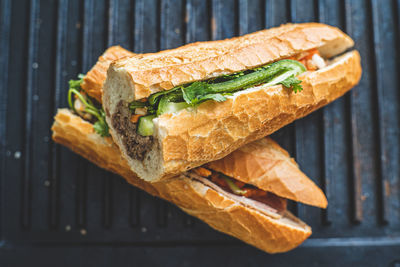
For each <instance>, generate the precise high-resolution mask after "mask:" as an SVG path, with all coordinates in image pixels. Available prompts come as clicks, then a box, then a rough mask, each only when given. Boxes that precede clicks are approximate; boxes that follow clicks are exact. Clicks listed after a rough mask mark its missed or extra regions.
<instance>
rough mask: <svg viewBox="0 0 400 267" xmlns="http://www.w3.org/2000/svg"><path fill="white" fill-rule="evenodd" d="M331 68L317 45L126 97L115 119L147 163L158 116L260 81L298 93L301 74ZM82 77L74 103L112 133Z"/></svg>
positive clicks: (74, 87) (71, 95) (132, 150)
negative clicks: (135, 97)
mask: <svg viewBox="0 0 400 267" xmlns="http://www.w3.org/2000/svg"><path fill="white" fill-rule="evenodd" d="M325 66H326V61H325V59H323V58H322V57H321V56H320V54H319V52H318V50H317V49H312V50H309V51H305V52H302V53H299V54H297V55H295V56H292V57H290V58H287V59H283V60H279V61H277V62H274V63H271V64H268V65H266V66H262V67H258V68H255V69H252V70H245V71H241V72H238V73H234V74H230V75H222V76H219V77H215V78H212V79H209V80H206V81H198V82H193V83H190V84H187V85H182V86H178V87H175V88H173V89H171V90H167V91H162V92H157V93H154V94H152V95H150V97H148V98H146V99H141V100H137V101H133V102H131V103H126V102H124V101H121V102H120V103H119V104H118V106H117V110H116V112H115V113H114V114H113V115H112V118H111V123H112V125H113V127H114V129H115V130H116V131H117V132H118V134H119V135H120V136H121V138H122V141H123V143H124V145H125V147H126V151H127V153H128V155H129V156H130V157H131V158H132V159H135V160H138V161H143V160H144V159H145V156H146V154H147V153H148V152H149V151H150V150H151V149H152V147H153V146H154V142H155V140H154V137H153V128H154V125H153V119H155V118H157V117H158V116H160V115H162V114H165V113H176V112H178V111H180V110H183V109H195V108H196V106H198V105H199V104H200V103H202V102H205V101H209V100H213V101H217V102H223V101H225V100H227V99H228V98H229V97H230V96H232V95H233V94H234V93H236V92H239V91H243V90H246V89H248V88H251V87H254V86H258V85H266V86H272V85H277V84H282V85H283V86H284V87H286V88H288V89H290V90H293V92H294V93H297V92H300V91H301V90H302V87H301V81H300V80H299V79H298V78H297V76H298V75H300V74H301V73H303V72H305V71H314V70H318V69H321V68H323V67H325ZM82 79H83V76H82V75H81V76H79V79H78V80H71V81H70V82H69V85H70V89H69V92H68V103H69V106H70V108H71V109H72V110H73V111H74V112H75V113H76V114H78V115H79V116H81V117H82V118H83V119H85V120H87V121H90V122H91V123H93V128H94V130H95V131H96V132H97V133H98V134H100V135H101V136H109V135H110V134H109V128H108V125H107V123H106V120H105V113H104V110H103V108H102V105H101V104H100V103H98V102H97V101H96V100H95V99H93V98H91V97H89V96H88V95H87V94H86V93H85V92H84V91H83V90H82V89H81V86H80V85H81V83H82Z"/></svg>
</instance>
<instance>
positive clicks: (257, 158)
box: [52, 46, 327, 253]
mask: <svg viewBox="0 0 400 267" xmlns="http://www.w3.org/2000/svg"><path fill="white" fill-rule="evenodd" d="M124 56H131V57H132V56H137V57H141V56H142V55H135V54H133V53H131V52H129V51H127V50H125V49H123V48H121V47H118V46H117V47H111V48H109V49H107V50H106V52H105V53H104V54H103V55H102V56H101V57H100V58H99V61H98V62H97V63H96V65H95V66H94V67H93V68H92V69H91V70H90V71H89V72H88V73H87V74H86V75H85V76H82V77H80V79H79V80H76V81H70V90H69V93H68V95H69V97H68V99H69V102H70V108H69V109H60V110H58V112H57V114H56V116H55V121H54V124H53V126H52V131H53V135H52V138H53V140H54V141H55V142H57V143H60V144H62V145H64V146H66V147H68V148H70V149H71V150H73V151H75V152H76V153H78V154H80V155H82V156H83V157H85V158H86V159H88V160H89V161H91V162H93V163H95V164H96V165H98V166H99V167H101V168H104V169H106V170H109V171H112V172H114V173H117V174H119V175H120V176H122V177H123V178H125V179H126V180H127V181H128V182H129V183H130V184H132V185H134V186H136V187H138V188H140V189H142V190H144V191H146V192H148V193H150V194H151V195H154V196H157V197H160V198H163V199H165V200H168V201H170V202H172V203H174V204H175V205H177V206H178V207H179V208H181V209H182V210H183V211H185V212H187V213H188V214H190V215H193V216H195V217H197V218H199V219H201V220H203V221H204V222H206V223H207V224H208V225H210V226H211V227H212V228H214V229H216V230H218V231H221V232H223V233H226V234H229V235H232V236H234V237H237V238H239V239H241V240H243V241H244V242H246V243H248V244H251V245H253V246H255V247H257V248H259V249H261V250H263V251H266V252H269V253H278V252H285V251H288V250H290V249H293V248H295V247H297V246H298V245H299V244H301V243H302V242H303V241H304V240H305V239H307V238H308V237H309V236H310V235H311V228H310V227H309V226H308V225H306V224H305V223H304V222H302V221H301V220H300V219H298V218H296V217H295V216H294V215H292V214H291V213H290V212H289V211H287V207H286V202H287V201H286V199H290V200H294V201H298V202H301V203H305V204H308V205H312V206H316V207H321V208H325V207H326V206H327V200H326V197H325V195H324V193H323V192H322V191H321V189H319V188H318V186H317V185H315V183H314V182H313V181H312V180H310V179H309V178H308V177H307V176H306V175H305V174H304V173H303V172H301V170H300V169H299V167H298V165H297V164H296V162H295V161H294V160H293V159H292V158H290V156H289V154H288V153H287V152H286V151H285V150H284V149H283V148H281V147H280V146H279V145H278V144H277V143H276V142H274V141H273V140H272V139H270V138H262V139H260V140H257V141H254V142H252V143H250V144H247V145H246V146H243V147H241V148H240V149H238V150H236V151H235V152H233V153H231V154H230V155H228V156H227V157H225V158H222V159H220V160H218V161H216V162H211V163H208V164H207V165H203V166H202V167H199V168H194V169H192V170H190V171H188V172H185V173H182V174H179V175H177V176H175V177H173V178H170V179H163V180H161V181H158V182H153V183H150V182H147V181H145V180H143V179H141V178H139V177H138V176H137V174H136V173H134V172H133V171H132V170H131V168H130V167H129V165H128V163H127V161H126V159H125V158H124V157H122V155H121V152H120V150H119V149H118V147H117V146H116V145H115V143H114V142H113V140H112V138H111V137H110V135H109V134H108V129H107V123H105V122H104V116H105V115H104V112H103V110H102V107H101V102H99V101H98V100H101V95H102V85H103V82H104V81H105V79H106V70H107V67H108V65H109V64H110V63H111V62H112V61H113V60H115V59H116V57H117V58H120V57H124Z"/></svg>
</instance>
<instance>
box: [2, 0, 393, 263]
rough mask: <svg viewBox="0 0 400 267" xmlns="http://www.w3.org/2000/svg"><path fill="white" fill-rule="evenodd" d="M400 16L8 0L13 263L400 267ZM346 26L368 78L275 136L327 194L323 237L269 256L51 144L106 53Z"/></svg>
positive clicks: (254, 5) (5, 138)
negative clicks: (79, 84) (79, 83)
mask: <svg viewBox="0 0 400 267" xmlns="http://www.w3.org/2000/svg"><path fill="white" fill-rule="evenodd" d="M399 11H400V0H385V1H378V0H372V1H361V0H360V1H350V0H349V1H328V0H320V1H311V0H307V1H296V0H292V1H265V2H264V1H253V0H252V1H250V0H248V1H246V0H240V1H218V0H215V1H202V0H186V1H166V0H162V1H155V0H151V1H145V0H140V1H130V0H124V1H116V0H109V1H107V0H104V1H95V0H85V1H81V2H80V1H74V0H60V1H39V0H32V1H11V0H0V36H1V38H0V137H1V138H0V142H1V143H0V145H1V146H0V168H1V169H0V178H1V179H0V186H1V190H0V216H1V220H0V240H1V242H0V266H55V265H57V266H131V265H136V266H226V265H228V264H229V265H230V266H248V265H252V266H266V265H277V266H278V265H279V266H286V265H287V266H293V265H304V266H314V265H315V266H317V265H337V266H349V265H354V266H400V182H399V174H400V168H399V163H400V159H399V154H400V151H399V141H400V140H399V139H400V135H399V115H400V112H399V111H400V110H399V100H400V93H399V90H400V86H399V82H398V80H399V74H400V73H399V67H400V66H399V59H400V51H399V50H400V49H399V25H400V20H399ZM306 21H321V22H324V23H328V24H331V25H336V26H338V27H340V28H341V29H343V30H344V31H346V32H347V33H348V34H349V35H350V36H352V37H353V39H354V40H355V42H356V48H357V49H358V50H359V51H360V52H361V55H362V64H363V77H362V80H361V82H360V84H359V85H358V86H357V87H356V88H354V89H353V90H352V91H351V92H350V93H348V94H346V95H345V96H344V97H342V98H341V99H339V100H337V101H336V102H334V103H333V104H331V105H329V106H328V107H326V108H324V109H322V110H319V111H317V112H314V113H313V114H312V115H310V116H308V117H306V118H305V119H302V120H299V121H296V122H295V123H293V124H291V125H289V126H287V127H285V128H284V129H282V130H280V131H279V132H278V133H276V134H274V136H273V137H274V139H275V140H277V141H278V142H279V143H280V144H281V145H282V146H284V147H285V148H287V149H288V150H289V152H290V153H291V155H293V156H294V157H295V158H296V160H297V161H298V163H299V164H300V166H301V168H302V169H303V170H304V171H305V173H307V174H308V175H309V176H310V177H311V178H312V179H314V181H316V183H317V184H319V185H320V186H321V187H322V188H323V189H324V190H325V192H326V194H327V197H328V200H329V207H328V209H327V210H326V211H323V210H320V209H316V208H311V207H306V206H303V205H296V204H292V205H291V209H292V210H293V211H294V212H295V213H296V214H297V215H298V216H299V217H300V218H302V219H303V220H304V221H306V222H307V223H308V224H310V225H311V226H312V228H313V232H314V233H313V235H312V238H311V239H309V240H308V241H306V242H305V243H304V244H303V245H302V246H301V247H300V248H298V249H296V250H294V251H292V252H289V253H287V254H281V255H268V254H266V253H264V252H261V251H259V250H257V249H255V248H253V247H250V246H248V245H246V244H244V243H242V242H240V241H238V240H236V239H233V238H231V237H229V236H226V235H223V234H220V233H218V232H216V231H214V230H212V229H211V228H209V227H208V226H207V225H205V224H204V223H202V222H201V221H198V220H196V219H193V218H191V217H189V216H187V215H186V214H184V213H183V212H181V211H180V210H179V209H178V208H176V207H175V206H173V205H170V204H168V203H166V202H164V201H162V200H159V199H155V198H153V197H151V196H149V195H148V194H146V193H144V192H141V191H139V190H137V189H135V188H133V187H131V186H129V185H128V184H127V183H126V182H125V181H124V180H123V179H121V178H119V177H118V176H116V175H113V174H110V173H108V172H106V171H103V170H101V169H99V168H97V167H96V166H94V165H92V164H90V163H89V162H88V161H86V160H84V159H82V158H81V157H79V156H77V155H75V154H74V153H72V152H71V151H69V150H68V149H66V148H64V147H61V146H59V145H55V144H54V143H53V142H52V141H51V132H50V127H51V124H52V121H53V118H52V117H53V115H54V114H55V112H56V109H57V108H58V107H66V92H67V86H68V85H67V82H68V80H69V79H73V78H75V77H76V76H77V74H78V73H85V72H86V71H88V70H89V69H90V68H91V66H92V65H93V64H94V63H95V62H96V60H97V58H98V56H100V55H101V54H102V53H103V51H104V50H105V48H106V47H108V46H110V45H114V44H119V45H121V46H123V47H125V48H127V49H129V50H132V51H134V52H138V53H144V52H154V51H158V50H162V49H167V48H174V47H177V46H180V45H182V44H185V43H188V42H193V41H200V40H212V39H222V38H227V37H232V36H236V35H241V34H245V33H247V32H253V31H256V30H259V29H264V28H268V27H271V26H277V25H280V24H282V23H285V22H306Z"/></svg>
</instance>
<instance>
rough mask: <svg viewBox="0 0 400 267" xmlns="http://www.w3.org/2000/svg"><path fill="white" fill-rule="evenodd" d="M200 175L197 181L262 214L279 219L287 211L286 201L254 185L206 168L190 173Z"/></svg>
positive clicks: (199, 168)
mask: <svg viewBox="0 0 400 267" xmlns="http://www.w3.org/2000/svg"><path fill="white" fill-rule="evenodd" d="M190 172H191V173H195V174H196V175H198V177H196V178H197V180H200V182H202V183H204V184H206V185H207V186H209V187H211V188H213V189H214V190H216V191H223V192H224V193H227V194H229V196H230V197H231V198H232V199H234V200H236V201H238V202H240V203H242V204H244V205H247V206H252V207H254V208H257V209H258V210H260V211H261V212H263V213H265V214H267V215H270V216H271V214H272V216H273V217H279V216H280V214H282V212H284V211H285V210H286V207H287V203H286V199H284V198H281V197H279V196H277V195H275V194H273V193H271V192H268V191H264V190H262V189H259V188H257V187H255V186H253V185H250V184H246V183H243V182H241V181H239V180H236V179H234V178H232V177H229V176H226V175H224V174H222V173H219V172H216V171H214V170H211V169H207V168H204V167H198V168H196V169H193V170H191V171H190Z"/></svg>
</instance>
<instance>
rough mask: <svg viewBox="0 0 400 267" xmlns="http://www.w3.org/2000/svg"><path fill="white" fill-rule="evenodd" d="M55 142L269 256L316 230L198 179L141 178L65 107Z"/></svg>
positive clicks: (107, 141) (57, 120)
mask: <svg viewBox="0 0 400 267" xmlns="http://www.w3.org/2000/svg"><path fill="white" fill-rule="evenodd" d="M52 130H53V140H54V141H56V142H58V143H61V144H63V145H65V146H67V147H69V148H70V149H72V150H73V151H75V152H77V153H78V154H80V155H82V156H83V157H85V158H87V159H88V160H90V161H92V162H93V163H95V164H97V165H99V166H100V167H102V168H105V169H107V170H110V171H112V172H115V173H117V174H119V175H121V176H122V177H124V178H125V179H126V180H127V181H128V182H129V183H131V184H133V185H134V186H137V187H139V188H141V189H143V190H145V191H147V192H149V193H150V194H152V195H154V196H158V197H161V198H163V199H165V200H168V201H171V202H172V203H174V204H176V205H177V206H178V207H180V208H181V209H182V210H184V211H186V212H187V213H189V214H191V215H193V216H195V217H197V218H199V219H202V220H203V221H205V222H206V223H207V224H209V225H210V226H211V227H213V228H214V229H216V230H218V231H221V232H224V233H226V234H230V235H232V236H234V237H237V238H239V239H241V240H243V241H244V242H247V243H249V244H251V245H253V246H256V247H258V248H259V249H261V250H264V251H266V252H269V253H278V252H285V251H288V250H290V249H293V248H295V247H296V246H298V245H299V244H301V243H302V242H303V241H304V240H305V239H307V238H308V236H310V235H311V229H310V227H309V226H307V225H306V224H304V223H303V222H302V221H300V220H299V219H297V218H295V217H294V216H293V215H291V214H290V213H289V212H286V213H284V214H283V216H282V218H280V219H273V218H270V217H268V216H266V215H264V214H262V213H260V212H258V211H257V210H254V209H252V208H247V207H244V206H243V205H241V204H240V203H237V202H234V201H232V200H230V199H229V198H227V197H225V196H223V195H221V194H219V193H217V192H216V191H215V190H213V189H211V188H209V187H207V186H205V185H204V184H202V183H200V182H199V181H195V180H192V179H190V178H188V177H186V176H183V175H181V176H180V177H176V178H173V179H169V180H166V181H163V182H158V183H147V182H145V181H143V180H141V179H140V178H138V177H137V176H136V175H135V174H134V173H133V172H132V171H131V170H130V168H129V167H128V165H127V163H126V162H125V161H124V160H123V159H122V157H121V156H120V152H119V150H118V148H117V147H116V146H115V145H114V144H113V143H112V142H111V140H110V139H109V138H106V139H103V138H101V137H100V136H99V135H97V134H95V133H93V128H92V125H91V124H90V123H88V122H86V121H84V120H82V119H81V118H80V117H78V116H75V115H73V114H72V113H71V112H70V111H68V110H66V109H62V110H59V111H58V113H57V115H56V116H55V122H54V124H53V127H52Z"/></svg>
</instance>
